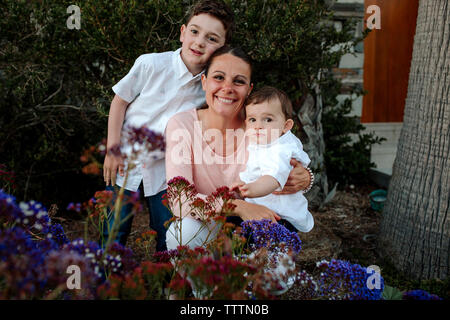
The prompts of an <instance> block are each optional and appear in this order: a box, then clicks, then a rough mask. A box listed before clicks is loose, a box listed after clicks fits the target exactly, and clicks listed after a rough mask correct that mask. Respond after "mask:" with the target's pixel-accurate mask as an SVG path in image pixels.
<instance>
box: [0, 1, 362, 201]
mask: <svg viewBox="0 0 450 320" xmlns="http://www.w3.org/2000/svg"><path fill="white" fill-rule="evenodd" d="M227 2H228V3H229V4H230V5H231V7H232V8H233V9H234V10H235V13H236V22H237V28H236V32H235V34H234V37H233V44H234V45H239V46H241V47H242V48H243V49H244V50H245V51H246V52H248V53H249V54H250V55H251V57H252V58H253V60H254V61H255V66H254V70H255V73H254V82H255V85H256V88H257V87H260V86H262V85H264V84H268V85H275V86H277V87H279V88H281V89H283V90H285V91H286V92H287V93H288V94H289V96H290V97H291V99H292V100H293V102H294V106H295V108H296V110H299V109H300V106H301V105H302V103H303V101H304V99H305V96H306V94H307V93H308V92H311V87H312V86H313V85H314V84H315V83H320V85H322V86H323V87H324V88H330V90H328V91H327V92H325V95H327V98H326V99H324V101H325V106H324V108H325V109H326V108H327V107H328V108H334V105H335V101H334V100H333V98H334V97H335V95H336V94H337V92H336V85H337V82H336V81H335V80H333V78H332V75H331V74H330V73H327V72H324V71H326V70H329V69H330V68H331V67H333V66H335V65H336V64H337V63H338V62H339V59H340V57H341V56H342V55H343V54H344V53H346V52H348V51H349V49H350V47H351V43H350V42H352V41H359V40H361V39H353V34H354V32H353V28H354V23H352V22H351V21H348V22H346V23H344V25H343V28H342V30H341V31H340V32H338V31H336V30H335V28H334V27H333V24H332V23H329V22H330V21H331V19H332V13H331V12H330V10H329V1H325V0H301V1H292V0H290V1H273V0H266V1H259V0H248V1H238V0H230V1H227ZM192 3H193V1H191V0H189V1H179V0H150V1H123V0H122V1H121V0H115V1H109V0H95V1H93V0H86V1H82V2H74V1H57V2H56V1H23V0H22V1H13V0H6V1H2V2H1V4H0V6H1V7H0V10H1V12H2V17H3V18H2V19H1V20H0V30H1V33H0V34H1V36H0V94H1V96H2V97H3V99H2V100H0V114H1V116H0V126H1V130H0V164H2V165H3V166H4V167H3V170H4V171H9V172H13V173H14V175H15V184H14V185H13V184H12V183H10V182H8V180H7V176H6V175H4V174H3V175H0V182H1V184H2V187H3V188H5V189H7V190H6V191H7V192H10V193H12V194H14V195H15V196H16V197H17V198H18V199H23V200H27V199H38V200H39V201H41V202H42V203H44V204H45V205H49V204H52V203H55V204H58V206H59V207H60V208H65V205H66V204H67V203H68V202H81V201H85V200H86V199H88V198H90V197H91V196H92V195H93V193H94V192H95V191H96V190H101V189H102V188H103V183H102V179H101V178H100V177H99V176H92V175H84V174H82V173H81V168H82V163H81V161H80V155H81V154H82V153H83V150H84V149H86V148H88V147H89V146H90V145H95V144H97V143H98V142H100V141H101V140H102V139H103V138H105V137H106V129H107V114H108V111H109V105H110V102H111V100H112V97H113V92H112V90H111V87H112V86H113V85H114V84H115V83H117V81H119V80H120V79H121V78H122V77H123V76H124V75H125V74H126V73H127V72H128V71H129V69H130V68H131V66H132V65H133V63H134V61H135V59H136V58H137V57H138V56H139V55H141V54H144V53H150V52H162V51H167V50H175V49H177V48H178V47H179V46H180V42H179V28H180V26H181V25H182V23H183V22H184V20H185V12H186V9H187V7H188V6H189V5H190V4H192ZM73 4H75V5H78V6H79V7H80V8H81V29H80V30H76V29H73V30H70V29H68V28H67V26H66V20H67V18H68V17H69V16H70V13H67V12H66V9H67V7H68V6H69V5H73ZM339 43H342V44H344V45H342V46H341V47H340V49H338V50H334V51H331V50H330V49H331V48H332V47H333V46H335V45H336V44H339ZM319 73H321V74H323V75H324V76H323V77H321V78H320V79H318V75H319ZM343 115H345V110H343V111H342V110H341V113H338V114H336V115H335V116H334V118H333V117H331V118H330V119H327V120H326V121H328V123H330V124H331V125H328V126H327V125H326V124H324V127H325V128H333V126H335V123H333V122H334V121H335V120H336V117H338V118H339V117H341V116H343ZM324 120H325V119H324ZM334 128H336V126H335V127H334ZM352 130H355V129H354V128H353V129H352ZM358 130H359V129H356V131H358ZM347 133H348V132H345V130H344V129H343V128H340V129H339V130H338V132H332V133H331V136H335V135H337V136H342V135H344V136H345V135H347ZM325 135H326V134H325ZM328 136H330V135H328ZM343 144H348V141H347V142H345V141H344V142H342V141H341V142H340V143H338V144H337V145H336V144H335V146H334V147H333V148H337V149H339V148H341V146H342V145H343ZM367 146H369V147H370V143H369V144H368V145H367V141H366V144H365V145H364V146H363V149H364V152H366V153H367ZM352 150H353V149H352ZM352 150H350V153H349V152H346V153H345V154H343V153H341V154H340V155H338V156H337V157H341V158H342V157H349V156H351V155H352V152H353V151H352ZM307 151H308V150H307ZM327 152H329V150H327ZM335 155H336V153H335ZM353 157H355V158H358V154H356V156H355V154H353ZM335 158H336V156H335ZM98 160H99V161H100V162H101V163H102V162H103V159H101V158H99V159H98ZM364 161H366V160H364ZM338 162H339V161H338ZM366 162H367V161H366ZM330 165H331V166H332V165H333V164H332V163H331V162H330ZM369 166H370V165H369ZM362 168H363V169H364V167H362ZM327 169H328V170H329V171H330V172H332V171H333V167H329V168H327ZM320 170H323V168H322V169H320ZM356 170H357V169H356ZM340 172H343V174H344V175H345V174H346V172H345V170H341V171H340ZM337 178H339V176H338V177H337Z"/></svg>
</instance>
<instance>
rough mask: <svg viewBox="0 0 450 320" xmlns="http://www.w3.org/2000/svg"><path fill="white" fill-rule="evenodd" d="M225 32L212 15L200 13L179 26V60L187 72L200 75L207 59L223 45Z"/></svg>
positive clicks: (220, 23)
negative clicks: (182, 62) (180, 59)
mask: <svg viewBox="0 0 450 320" xmlns="http://www.w3.org/2000/svg"><path fill="white" fill-rule="evenodd" d="M225 35H226V31H225V28H224V26H223V24H222V22H221V21H220V20H219V19H217V18H215V17H214V16H212V15H209V14H206V13H202V14H199V15H196V16H194V17H192V19H191V20H190V21H189V23H188V24H187V26H186V25H184V24H183V25H182V26H181V34H180V41H181V42H182V43H183V45H182V47H181V58H182V59H183V61H184V63H185V64H186V67H187V68H188V70H189V71H190V72H191V73H192V74H194V75H196V74H198V73H200V72H201V71H202V70H203V68H204V66H205V64H206V62H207V61H208V59H209V57H210V56H211V55H212V54H213V53H214V51H216V50H217V49H219V48H220V47H222V46H223V45H224V44H225Z"/></svg>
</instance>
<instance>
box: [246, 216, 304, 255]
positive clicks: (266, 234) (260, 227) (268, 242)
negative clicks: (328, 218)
mask: <svg viewBox="0 0 450 320" xmlns="http://www.w3.org/2000/svg"><path fill="white" fill-rule="evenodd" d="M241 226H242V232H243V234H244V235H246V237H247V238H248V239H249V241H250V247H251V248H252V249H259V248H262V247H265V248H267V249H269V250H271V251H277V250H279V249H280V245H281V244H284V245H285V246H286V247H287V248H290V249H292V251H294V252H295V253H296V254H298V253H299V252H300V250H301V249H302V242H301V240H300V238H299V236H298V234H297V233H295V232H291V231H289V230H288V229H287V228H286V227H284V226H283V225H281V224H278V223H272V221H270V220H268V219H263V220H247V221H244V222H242V223H241Z"/></svg>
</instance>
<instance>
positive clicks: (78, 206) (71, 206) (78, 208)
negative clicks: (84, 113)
mask: <svg viewBox="0 0 450 320" xmlns="http://www.w3.org/2000/svg"><path fill="white" fill-rule="evenodd" d="M81 208H82V205H81V203H73V202H71V203H69V204H68V205H67V208H66V210H68V211H75V212H77V213H80V212H81Z"/></svg>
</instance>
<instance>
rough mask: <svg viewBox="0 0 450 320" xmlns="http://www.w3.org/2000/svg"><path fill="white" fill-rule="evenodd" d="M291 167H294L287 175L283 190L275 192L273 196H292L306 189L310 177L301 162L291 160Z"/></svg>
mask: <svg viewBox="0 0 450 320" xmlns="http://www.w3.org/2000/svg"><path fill="white" fill-rule="evenodd" d="M290 163H291V166H293V167H294V169H292V171H291V173H289V177H288V179H287V181H286V184H285V185H284V188H283V190H281V191H275V192H273V194H276V195H280V194H292V193H297V192H299V191H301V190H305V189H306V188H308V186H309V184H310V182H311V176H310V175H309V172H308V170H306V169H305V168H304V167H303V165H302V164H301V162H299V161H297V160H295V159H291V162H290Z"/></svg>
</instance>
